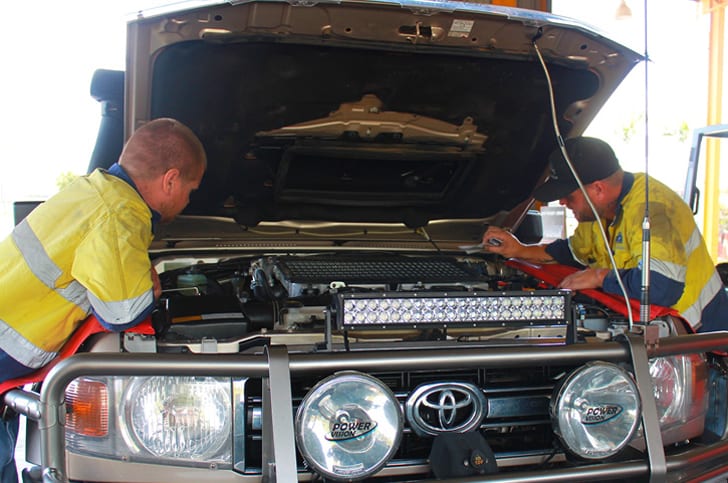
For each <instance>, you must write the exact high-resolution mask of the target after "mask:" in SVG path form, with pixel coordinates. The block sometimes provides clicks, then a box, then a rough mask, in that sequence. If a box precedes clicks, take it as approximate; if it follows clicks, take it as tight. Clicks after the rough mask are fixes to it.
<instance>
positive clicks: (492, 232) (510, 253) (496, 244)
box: [483, 226, 523, 258]
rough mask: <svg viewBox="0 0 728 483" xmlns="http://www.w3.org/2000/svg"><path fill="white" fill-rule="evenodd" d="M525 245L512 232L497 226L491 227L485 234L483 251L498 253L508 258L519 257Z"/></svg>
mask: <svg viewBox="0 0 728 483" xmlns="http://www.w3.org/2000/svg"><path fill="white" fill-rule="evenodd" d="M521 248H523V244H522V243H521V242H520V241H518V238H516V237H515V236H514V235H513V234H512V233H511V232H509V231H506V230H504V229H503V228H499V227H497V226H489V227H488V229H487V230H485V233H484V234H483V251H486V252H488V253H497V254H498V255H502V256H504V257H506V258H513V257H516V256H518V252H519V251H520V250H521Z"/></svg>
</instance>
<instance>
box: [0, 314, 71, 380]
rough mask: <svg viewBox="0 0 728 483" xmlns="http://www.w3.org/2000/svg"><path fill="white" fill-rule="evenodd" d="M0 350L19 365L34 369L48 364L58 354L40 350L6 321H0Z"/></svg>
mask: <svg viewBox="0 0 728 483" xmlns="http://www.w3.org/2000/svg"><path fill="white" fill-rule="evenodd" d="M0 349H2V350H3V351H5V353H6V354H7V355H9V356H10V357H12V358H13V359H15V360H16V361H18V362H19V363H21V364H23V365H24V366H26V367H32V368H33V369H37V368H39V367H42V366H44V365H46V364H48V363H49V362H50V361H51V360H52V359H53V358H54V357H56V354H57V353H56V352H47V351H44V350H42V349H39V348H38V347H36V346H35V345H33V343H32V342H30V341H29V340H28V339H26V338H25V337H23V336H22V335H20V334H19V333H18V331H16V330H15V329H13V328H12V327H10V325H8V323H7V322H5V321H4V320H0Z"/></svg>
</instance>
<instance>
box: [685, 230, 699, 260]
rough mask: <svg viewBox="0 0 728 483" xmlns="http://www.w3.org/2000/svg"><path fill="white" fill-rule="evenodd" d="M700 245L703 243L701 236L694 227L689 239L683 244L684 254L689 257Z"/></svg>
mask: <svg viewBox="0 0 728 483" xmlns="http://www.w3.org/2000/svg"><path fill="white" fill-rule="evenodd" d="M701 243H703V235H701V234H700V230H698V227H695V229H694V230H693V232H692V233H691V234H690V238H688V240H687V241H686V242H685V254H686V255H687V256H688V257H689V256H690V254H691V253H693V252H694V251H695V249H696V248H698V247H699V246H700V244H701Z"/></svg>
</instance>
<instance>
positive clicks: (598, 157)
mask: <svg viewBox="0 0 728 483" xmlns="http://www.w3.org/2000/svg"><path fill="white" fill-rule="evenodd" d="M564 145H565V146H566V152H567V153H568V154H569V159H571V164H572V165H573V166H574V170H576V173H577V174H578V175H579V178H580V179H581V182H582V183H583V184H584V185H587V184H589V183H593V182H594V181H597V180H600V179H604V178H606V177H608V176H610V175H612V174H614V173H615V172H617V170H619V168H620V167H619V160H618V159H617V157H616V156H615V155H614V151H613V150H612V148H611V146H609V144H607V143H605V142H604V141H602V140H601V139H597V138H590V137H578V138H571V139H567V140H566V141H565V142H564ZM549 165H550V167H551V174H550V175H549V178H548V179H547V180H546V182H545V183H544V184H542V185H541V186H539V187H537V188H536V190H535V191H534V192H533V197H534V198H536V199H537V200H538V201H543V202H549V201H554V200H559V199H561V198H564V197H566V196H567V195H568V194H569V193H571V192H572V191H574V190H575V189H577V188H578V187H579V185H578V183H577V182H576V178H574V175H573V174H572V172H571V170H570V169H569V166H568V165H567V164H566V161H565V160H564V155H563V154H562V153H561V149H559V148H557V149H555V150H554V151H553V152H552V153H551V154H550V155H549Z"/></svg>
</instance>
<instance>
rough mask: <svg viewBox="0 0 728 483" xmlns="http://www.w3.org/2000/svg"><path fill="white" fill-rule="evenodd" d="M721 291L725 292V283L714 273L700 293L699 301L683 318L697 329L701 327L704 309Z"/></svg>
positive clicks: (685, 311)
mask: <svg viewBox="0 0 728 483" xmlns="http://www.w3.org/2000/svg"><path fill="white" fill-rule="evenodd" d="M719 290H723V281H722V280H721V279H720V275H718V272H715V271H714V272H713V275H712V276H711V277H710V280H708V283H706V284H705V286H704V287H703V290H701V291H700V296H699V297H698V300H696V301H695V303H694V304H693V305H691V306H690V307H688V308H687V309H686V310H684V311H683V312H682V316H683V317H685V319H687V321H688V322H690V325H691V326H693V327H695V328H697V327H699V326H700V318H701V317H702V315H703V309H704V308H705V307H706V306H707V305H708V304H709V303H710V301H711V300H713V298H715V295H716V294H717V293H718V291H719Z"/></svg>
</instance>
